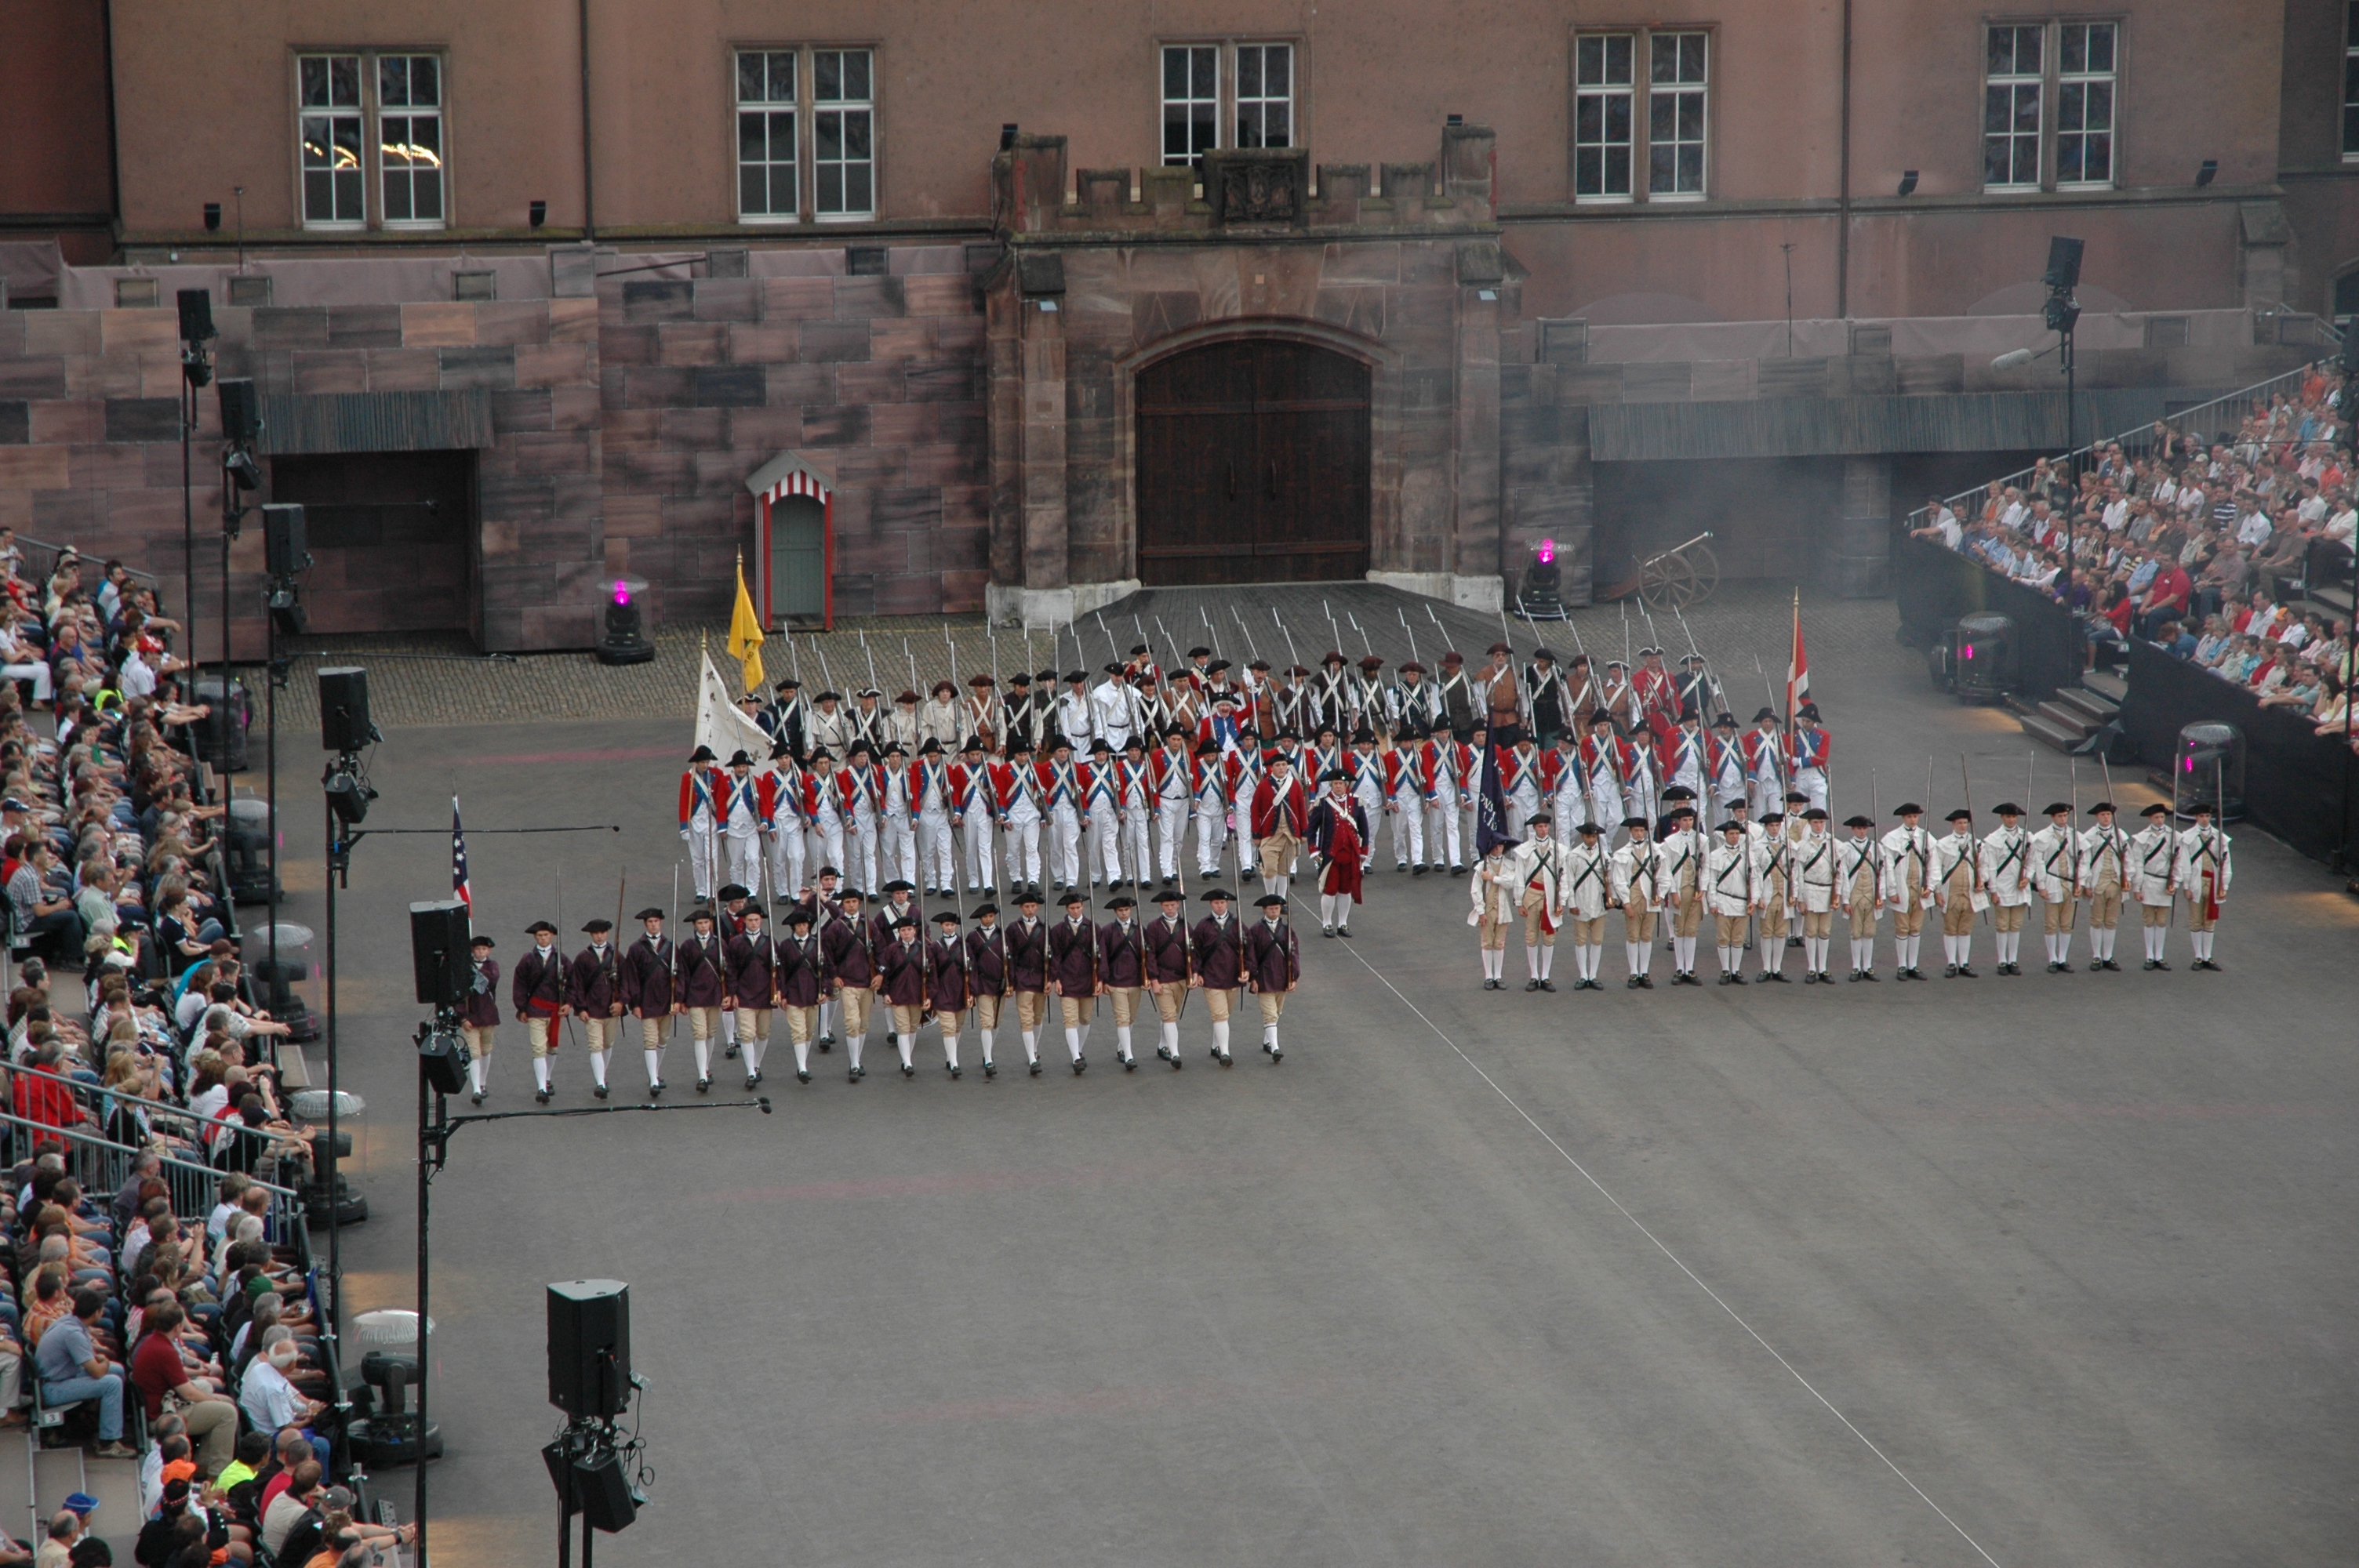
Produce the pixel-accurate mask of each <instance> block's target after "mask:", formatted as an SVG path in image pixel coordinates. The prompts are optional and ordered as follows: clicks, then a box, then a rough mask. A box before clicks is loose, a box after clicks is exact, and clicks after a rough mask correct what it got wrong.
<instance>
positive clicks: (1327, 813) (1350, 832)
mask: <svg viewBox="0 0 2359 1568" xmlns="http://www.w3.org/2000/svg"><path fill="white" fill-rule="evenodd" d="M1368 843H1369V840H1368V813H1367V808H1366V807H1364V806H1362V805H1361V804H1360V803H1359V801H1358V800H1357V799H1356V798H1355V797H1354V796H1353V794H1352V775H1351V774H1350V773H1345V772H1344V771H1343V769H1341V768H1337V769H1335V770H1334V771H1333V772H1332V773H1329V774H1328V775H1327V794H1326V795H1323V796H1321V798H1320V801H1319V804H1318V805H1317V806H1312V807H1311V808H1310V853H1311V854H1312V856H1313V857H1314V858H1315V860H1316V862H1317V863H1318V864H1319V866H1320V867H1321V872H1320V879H1319V919H1320V924H1321V927H1322V930H1321V935H1326V936H1349V935H1351V934H1352V906H1353V904H1355V903H1363V902H1364V899H1363V897H1362V894H1361V888H1360V872H1361V870H1362V868H1363V866H1364V862H1365V860H1366V859H1367V854H1368ZM1269 896H1271V897H1275V896H1276V895H1275V894H1272V895H1269ZM1263 902H1264V903H1266V902H1267V899H1266V898H1265V899H1264V901H1263ZM1285 902H1286V901H1285V900H1284V899H1282V898H1281V899H1278V903H1281V904H1282V903H1285Z"/></svg>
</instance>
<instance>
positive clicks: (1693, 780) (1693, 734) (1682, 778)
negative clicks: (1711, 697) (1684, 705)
mask: <svg viewBox="0 0 2359 1568" xmlns="http://www.w3.org/2000/svg"><path fill="white" fill-rule="evenodd" d="M1705 750H1706V747H1705V737H1704V732H1703V721H1702V719H1701V715H1699V714H1698V713H1697V712H1696V711H1695V709H1693V708H1689V709H1687V710H1686V711H1685V712H1683V713H1681V714H1680V721H1679V726H1678V728H1676V729H1674V730H1672V731H1671V732H1670V734H1669V735H1668V736H1666V737H1665V738H1664V741H1663V755H1662V779H1663V783H1664V784H1667V785H1668V784H1679V785H1681V786H1682V787H1684V788H1687V789H1691V790H1693V791H1695V792H1696V795H1697V796H1698V797H1699V798H1701V799H1704V800H1711V799H1713V798H1715V797H1714V795H1713V794H1712V791H1711V789H1710V788H1709V787H1707V786H1709V785H1710V784H1711V783H1712V780H1711V778H1710V777H1709V776H1708V771H1707V769H1706V767H1705V762H1706V760H1707V759H1706V758H1705V755H1704V752H1705Z"/></svg>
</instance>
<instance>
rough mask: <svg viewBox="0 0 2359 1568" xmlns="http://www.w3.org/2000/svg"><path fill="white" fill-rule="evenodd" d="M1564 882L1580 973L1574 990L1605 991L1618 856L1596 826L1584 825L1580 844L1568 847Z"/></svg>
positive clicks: (1574, 958)
mask: <svg viewBox="0 0 2359 1568" xmlns="http://www.w3.org/2000/svg"><path fill="white" fill-rule="evenodd" d="M1563 881H1564V913H1565V925H1566V928H1567V929H1568V930H1569V931H1570V932H1571V936H1572V961H1573V965H1574V967H1575V968H1577V969H1579V970H1580V978H1579V979H1576V980H1574V981H1573V982H1572V989H1575V990H1577V991H1580V990H1591V991H1602V990H1603V989H1605V988H1604V987H1603V985H1600V984H1599V983H1598V979H1597V969H1598V965H1599V963H1600V961H1601V960H1603V957H1605V911H1606V909H1607V907H1608V906H1609V905H1611V904H1612V903H1613V902H1614V853H1613V851H1612V850H1610V849H1607V848H1606V847H1605V830H1604V829H1603V827H1599V826H1598V825H1597V824H1596V823H1594V822H1584V823H1582V825H1581V838H1580V840H1579V841H1578V842H1576V843H1572V844H1569V845H1567V846H1566V847H1565V851H1564V879H1563Z"/></svg>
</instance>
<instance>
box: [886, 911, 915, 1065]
mask: <svg viewBox="0 0 2359 1568" xmlns="http://www.w3.org/2000/svg"><path fill="white" fill-rule="evenodd" d="M926 979H927V977H926V943H925V937H924V936H923V935H922V934H921V933H920V931H919V923H918V916H917V912H916V911H914V910H910V911H907V912H905V913H903V914H899V915H897V916H895V917H894V918H893V920H892V924H891V926H890V928H889V930H888V931H887V933H886V936H885V938H884V939H883V940H882V941H881V942H879V943H878V944H877V946H876V996H877V1000H880V1001H882V1002H884V1003H885V1005H886V1007H888V1008H890V1009H891V1010H892V1019H893V1029H892V1034H891V1039H892V1041H893V1044H894V1045H895V1046H896V1047H897V1049H898V1050H899V1051H900V1053H901V1076H902V1077H904V1078H914V1077H916V1076H918V1064H917V1061H916V1059H915V1053H916V1051H917V1049H918V1025H919V1023H921V1022H924V1019H925V1013H926V1003H927V988H926Z"/></svg>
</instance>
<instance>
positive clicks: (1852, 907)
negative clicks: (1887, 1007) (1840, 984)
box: [1835, 815, 1889, 984]
mask: <svg viewBox="0 0 2359 1568" xmlns="http://www.w3.org/2000/svg"><path fill="white" fill-rule="evenodd" d="M1843 826H1844V827H1847V828H1849V829H1850V830H1851V834H1850V837H1849V838H1838V839H1836V840H1835V896H1836V899H1837V901H1838V902H1840V903H1842V905H1843V919H1844V924H1845V925H1847V926H1848V927H1849V928H1850V931H1851V979H1852V982H1853V983H1854V984H1856V983H1858V982H1859V981H1861V980H1872V979H1875V923H1876V920H1877V918H1878V916H1879V915H1880V914H1881V913H1882V911H1883V909H1884V906H1885V904H1886V903H1887V902H1888V899H1889V892H1888V887H1887V884H1888V881H1889V878H1888V875H1887V871H1886V863H1885V859H1884V846H1883V845H1882V844H1880V843H1878V842H1876V840H1875V832H1874V830H1875V818H1874V817H1869V816H1856V815H1854V816H1847V817H1845V818H1844V819H1843Z"/></svg>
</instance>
